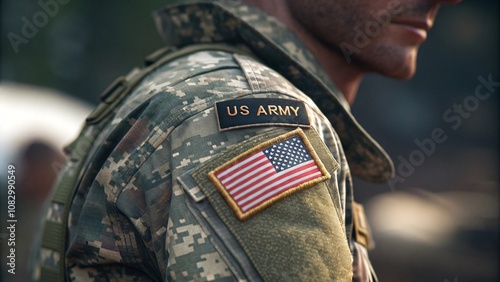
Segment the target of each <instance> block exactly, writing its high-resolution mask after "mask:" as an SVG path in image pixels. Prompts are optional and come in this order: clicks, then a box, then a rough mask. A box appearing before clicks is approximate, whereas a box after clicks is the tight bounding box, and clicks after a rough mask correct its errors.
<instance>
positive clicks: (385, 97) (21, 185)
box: [0, 0, 500, 282]
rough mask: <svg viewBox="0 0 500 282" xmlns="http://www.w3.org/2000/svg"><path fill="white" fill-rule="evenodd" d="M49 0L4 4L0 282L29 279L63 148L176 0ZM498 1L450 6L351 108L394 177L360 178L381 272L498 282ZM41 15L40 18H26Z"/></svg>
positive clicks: (399, 277)
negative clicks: (10, 257)
mask: <svg viewBox="0 0 500 282" xmlns="http://www.w3.org/2000/svg"><path fill="white" fill-rule="evenodd" d="M42 2H43V3H46V2H50V1H40V2H38V1H27V0H17V1H14V0H2V1H1V2H0V3H1V4H0V5H1V6H0V7H1V35H2V41H1V49H0V50H1V55H0V67H1V72H0V73H1V82H0V120H1V122H0V164H1V167H2V168H5V169H1V170H0V181H2V186H0V187H1V189H2V190H0V195H2V200H1V201H2V202H1V205H0V206H1V209H2V211H1V215H2V219H1V220H2V221H1V225H2V226H4V224H5V222H6V219H5V216H6V213H5V211H6V209H7V208H6V206H5V203H6V198H5V193H6V189H5V187H4V185H3V183H6V177H7V175H6V172H7V169H6V167H7V165H8V164H10V163H14V164H15V165H16V177H17V179H18V181H17V183H18V188H17V193H16V196H17V199H16V200H17V210H16V215H17V218H18V223H17V227H18V229H17V231H16V233H17V246H18V249H17V253H16V255H17V258H18V260H17V267H16V273H17V274H16V276H12V275H10V274H7V273H6V267H5V266H6V264H5V261H4V260H5V256H6V247H7V246H6V243H5V242H4V241H3V240H2V243H1V250H2V252H1V254H2V257H1V260H2V276H0V278H2V280H3V281H26V279H27V277H26V276H25V272H26V267H27V263H26V257H27V254H28V252H29V245H30V243H31V237H32V235H33V232H35V231H34V230H35V225H36V224H35V222H36V220H37V218H38V216H39V213H40V212H39V211H40V207H41V205H42V203H43V200H44V198H45V196H46V195H47V193H48V189H49V187H50V184H51V182H52V181H53V180H54V177H55V175H56V172H57V171H58V170H59V169H60V168H61V165H62V163H63V160H64V156H63V153H62V149H61V148H62V146H64V145H65V144H68V143H69V142H70V140H71V139H73V138H75V137H76V134H77V133H78V131H79V128H80V126H81V125H82V121H83V120H84V118H85V116H86V115H87V114H88V113H89V112H90V111H91V109H92V107H94V106H95V105H96V104H97V101H98V97H99V94H100V93H101V92H102V91H103V90H104V89H105V88H106V86H107V85H108V84H110V83H111V82H112V81H113V80H114V78H115V77H117V76H118V75H122V74H125V73H126V72H128V70H130V69H131V68H132V67H133V66H135V65H140V64H141V63H142V59H143V58H144V57H145V56H146V55H147V54H149V53H151V52H153V51H154V50H156V49H158V48H160V47H162V41H161V40H160V37H159V36H158V35H157V33H156V30H155V27H154V24H153V20H152V17H151V13H152V11H154V10H155V9H157V8H160V7H161V6H163V5H165V4H167V3H168V2H171V1H166V0H163V1H159V0H153V1H147V2H146V1H144V2H132V1H121V2H118V1H114V2H112V3H111V1H107V2H105V1H95V0H94V1H68V0H65V1H63V0H60V1H59V2H57V3H58V4H59V3H60V4H59V5H57V6H56V8H57V9H56V8H54V7H52V8H50V9H49V10H48V11H49V12H43V11H45V10H44V7H43V5H41V4H40V3H42ZM62 3H64V4H62ZM498 5H499V3H498V1H494V0H475V1H472V0H465V1H463V2H462V3H461V4H459V5H456V6H453V7H442V8H441V11H440V13H439V14H438V17H437V20H436V25H435V27H434V28H433V29H432V30H431V31H430V32H429V38H428V40H427V41H426V42H425V43H424V45H423V46H422V47H421V51H420V55H419V60H418V68H417V74H416V76H415V77H414V78H413V79H411V80H410V81H396V80H392V79H387V78H384V77H381V76H378V75H369V76H367V78H366V80H365V81H364V82H363V84H362V85H361V88H360V91H359V94H358V98H357V100H356V102H355V104H354V105H353V108H352V111H353V113H354V115H355V116H356V117H357V119H358V121H359V122H360V123H361V124H362V125H363V126H364V127H365V129H366V130H367V131H368V132H369V133H371V134H372V136H373V137H374V138H375V139H376V140H377V141H378V142H379V143H380V144H381V145H382V146H383V147H384V148H385V149H386V150H387V152H388V153H389V154H390V155H391V157H392V158H393V160H394V164H395V166H396V174H397V176H398V178H397V180H398V181H397V182H396V181H394V182H392V184H390V185H389V184H381V185H374V184H370V183H366V182H363V181H361V180H357V179H355V189H356V190H355V195H356V198H357V200H358V201H360V202H362V203H364V204H365V209H366V212H367V216H368V219H369V221H370V223H371V227H372V230H373V237H374V239H375V241H376V248H375V249H374V250H373V251H372V252H371V254H370V256H371V257H372V260H373V264H374V267H375V269H376V270H377V273H378V275H379V278H380V280H381V281H439V282H441V281H443V282H444V281H450V282H452V281H453V282H455V281H457V282H458V281H460V282H463V281H475V282H477V281H479V282H480V281H499V276H498V253H499V252H498V219H499V210H498V204H499V201H498V175H499V173H498V172H499V162H498V156H499V155H498V133H499V124H498V109H499V104H498V102H499V101H498V93H499V92H500V90H499V87H498V86H494V84H492V85H490V86H489V88H487V87H486V86H483V88H482V89H481V91H480V93H481V94H485V93H487V92H490V93H491V94H490V95H489V97H488V98H486V99H484V100H479V99H475V98H474V97H475V93H476V88H477V87H478V86H479V85H483V84H484V83H482V81H488V80H493V81H497V82H498V81H500V75H499V65H498V64H499V54H498V51H499V34H500V33H499V7H498ZM45 8H46V7H45ZM41 11H42V12H41ZM43 13H45V15H46V16H43V15H42V14H43ZM34 17H35V20H36V21H37V22H36V23H37V26H32V27H29V26H28V24H27V23H26V22H27V21H29V22H31V23H33V19H34ZM23 32H24V33H26V34H27V36H26V37H25V36H23ZM16 35H17V36H18V37H16ZM21 36H22V38H21ZM28 37H29V38H28ZM460 107H461V108H462V109H463V110H461V111H460V110H459V109H460ZM436 130H439V131H440V132H441V133H442V134H441V135H442V137H441V139H445V140H444V141H443V142H440V143H436V144H435V146H434V149H432V150H430V149H428V150H427V151H425V150H424V149H422V147H421V146H419V145H418V144H422V143H426V142H427V143H426V144H429V140H432V138H433V135H434V134H433V132H434V131H436ZM445 137H446V138H445ZM429 146H430V145H429ZM428 148H431V147H428ZM419 156H420V157H421V158H419ZM422 156H423V157H422ZM4 230H6V229H5V227H2V232H4ZM2 239H5V234H2ZM12 278H14V279H12Z"/></svg>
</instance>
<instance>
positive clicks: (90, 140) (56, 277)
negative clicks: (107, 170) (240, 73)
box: [40, 44, 248, 282]
mask: <svg viewBox="0 0 500 282" xmlns="http://www.w3.org/2000/svg"><path fill="white" fill-rule="evenodd" d="M205 50H220V51H226V52H231V53H239V54H242V53H243V54H246V53H248V52H245V51H243V50H242V49H240V48H236V47H234V46H230V45H226V44H197V45H190V46H188V47H185V48H182V49H179V50H172V49H171V48H168V47H165V48H162V49H159V50H157V51H155V52H154V53H152V54H151V55H149V56H147V57H146V58H145V62H144V66H143V67H142V68H134V69H132V71H130V72H129V74H127V75H126V76H120V77H118V78H117V79H116V80H115V81H114V82H113V83H112V84H111V85H110V86H109V87H108V88H107V89H106V90H105V91H104V92H103V93H102V94H101V97H100V99H101V102H100V103H99V105H98V106H97V107H96V109H95V110H94V111H93V112H92V113H91V114H90V115H89V116H88V117H87V119H86V123H85V125H84V127H83V129H82V131H81V132H80V135H79V136H78V138H77V139H76V140H75V141H73V143H71V144H70V145H69V146H68V147H66V148H65V151H66V153H67V157H68V158H67V162H66V165H65V168H64V170H63V171H62V172H61V174H60V175H59V178H58V179H57V181H56V183H55V184H54V187H53V191H55V192H54V194H53V196H52V199H51V205H57V206H58V207H59V210H60V211H63V212H62V218H60V220H57V221H55V220H52V219H46V221H45V226H44V229H43V234H42V247H43V248H44V249H48V250H50V251H51V252H53V253H55V254H54V257H56V258H58V259H56V260H55V266H54V267H51V266H47V265H42V269H41V277H40V280H41V281H47V282H48V281H51V282H52V281H65V279H66V278H67V277H66V274H65V273H66V263H65V262H66V256H65V250H66V245H67V237H68V236H67V223H68V215H69V210H70V208H69V207H70V204H71V201H72V200H73V195H74V193H75V190H76V187H77V186H78V183H79V181H80V178H81V175H83V170H84V164H85V161H86V159H87V157H88V156H87V155H88V152H89V151H90V149H91V148H92V147H93V146H94V142H95V140H96V139H97V137H98V136H99V134H100V133H101V131H102V129H103V128H105V126H106V125H107V124H108V123H109V121H110V120H111V118H112V113H113V111H114V110H115V109H116V108H117V106H118V105H119V104H120V103H121V102H122V101H123V99H124V98H125V97H127V95H128V94H129V93H130V92H131V90H132V89H133V87H135V86H136V85H137V84H138V83H139V82H141V81H142V79H143V78H144V77H145V76H146V75H148V74H149V73H151V72H152V71H153V70H154V69H156V68H158V67H159V66H161V65H163V64H165V63H167V62H169V61H172V60H174V59H177V58H180V57H183V56H186V55H188V54H191V53H195V52H198V51H205Z"/></svg>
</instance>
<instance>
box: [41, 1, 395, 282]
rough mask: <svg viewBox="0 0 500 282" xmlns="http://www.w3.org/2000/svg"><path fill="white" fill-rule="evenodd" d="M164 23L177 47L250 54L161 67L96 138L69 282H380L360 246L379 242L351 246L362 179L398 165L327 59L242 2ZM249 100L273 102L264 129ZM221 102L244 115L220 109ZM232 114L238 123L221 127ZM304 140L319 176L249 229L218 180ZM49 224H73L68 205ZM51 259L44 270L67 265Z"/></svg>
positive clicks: (75, 212) (169, 13)
mask: <svg viewBox="0 0 500 282" xmlns="http://www.w3.org/2000/svg"><path fill="white" fill-rule="evenodd" d="M156 21H157V24H158V26H159V29H160V32H161V34H162V35H163V36H164V37H165V39H166V41H167V43H168V44H169V45H171V46H175V47H176V48H182V47H184V46H189V45H193V44H199V43H207V42H211V43H226V44H230V45H232V46H233V47H236V48H238V49H237V51H235V52H230V51H221V50H205V51H199V52H195V53H192V54H189V55H186V56H184V57H181V58H177V59H175V60H174V61H171V62H169V63H167V64H164V65H162V66H161V67H159V68H158V69H156V70H155V71H154V72H152V73H150V74H149V75H148V76H147V77H146V78H145V79H144V80H143V81H142V82H141V83H140V84H139V85H138V86H137V87H135V88H134V89H133V91H132V93H131V94H130V95H128V96H127V98H126V99H125V100H124V101H123V102H122V103H121V105H120V106H119V107H117V108H116V110H115V112H114V113H113V120H112V122H111V123H110V124H109V125H107V126H106V127H105V128H102V129H100V132H98V133H96V132H89V133H88V134H98V139H97V142H96V145H94V146H92V147H91V151H90V154H89V157H88V159H87V164H86V166H85V169H84V170H83V171H82V172H81V179H80V181H79V185H78V187H77V191H76V194H75V196H74V199H73V202H72V205H71V207H70V213H69V219H68V221H69V222H68V229H69V234H68V240H69V241H68V246H67V255H66V263H67V271H68V274H67V275H68V277H69V278H71V279H72V280H75V281H80V280H89V279H95V280H137V281H148V280H155V281H161V280H167V281H171V280H175V281H235V280H239V281H351V280H352V279H354V280H359V281H370V280H371V279H372V274H371V273H372V271H371V266H370V263H369V261H368V257H367V252H366V249H365V247H363V246H362V244H359V243H358V242H356V241H359V242H362V243H363V242H364V243H365V245H366V243H367V242H368V241H369V238H367V237H365V238H359V239H361V240H353V238H354V237H356V236H358V237H359V236H360V235H359V234H361V235H362V234H363V232H362V231H364V230H365V229H366V228H365V224H364V223H363V222H360V223H359V224H357V226H358V227H357V228H358V229H359V230H361V231H359V230H354V232H353V228H354V227H353V221H356V218H362V217H356V216H353V215H356V212H355V211H359V209H354V207H355V206H354V204H353V192H352V181H351V173H352V174H354V175H356V176H358V177H360V178H363V179H365V180H367V181H372V182H382V181H386V180H387V179H388V178H389V177H390V176H391V174H392V170H393V169H392V164H391V162H390V160H389V159H388V158H387V156H386V154H385V153H384V152H383V150H382V149H381V148H380V147H379V146H378V145H377V144H376V143H375V142H374V141H373V140H372V139H371V138H370V137H369V136H368V135H367V134H366V133H365V132H364V131H363V129H362V128H361V127H359V125H358V124H357V123H356V121H355V120H354V119H353V117H352V116H351V114H350V113H349V106H348V104H347V103H346V101H345V99H344V98H343V97H342V95H341V94H340V92H339V91H338V90H337V89H336V88H335V86H334V85H333V84H332V82H331V81H330V80H329V79H328V78H327V76H326V73H325V72H324V71H323V70H322V69H321V67H320V66H319V64H318V62H317V61H316V59H315V58H314V57H313V56H312V55H311V54H310V53H309V52H308V51H307V50H306V49H305V47H304V46H303V44H302V43H301V42H299V41H298V39H297V38H296V37H294V35H293V34H291V33H290V32H289V31H287V30H286V28H285V27H284V26H283V25H282V24H280V23H278V22H277V21H276V20H275V19H273V18H272V17H270V16H268V15H266V14H264V13H262V12H260V11H258V10H256V9H254V8H251V7H248V6H245V5H242V4H240V3H236V2H232V1H231V2H217V3H214V2H201V3H190V4H185V5H178V6H172V7H167V8H165V9H163V10H161V11H159V12H158V13H157V14H156ZM215 49H216V48H215ZM238 100H239V101H240V102H241V101H244V102H245V103H249V105H250V104H252V103H253V104H252V105H253V106H254V107H258V106H262V105H265V107H263V109H264V111H265V114H264V113H262V115H263V116H264V115H265V116H266V119H265V121H256V122H254V123H253V124H252V122H251V121H250V119H248V115H249V114H248V113H247V112H246V111H245V109H247V110H248V105H246V104H245V105H246V106H247V108H241V107H242V106H241V105H240V106H239V108H238V107H236V104H234V105H235V106H234V107H233V104H231V103H235V101H236V102H237V101H238ZM220 102H226V103H229V104H228V105H229V106H227V107H226V108H224V107H223V108H222V109H223V111H224V109H228V113H231V110H233V109H234V110H235V111H234V112H232V115H226V116H224V115H222V116H221V114H223V112H217V109H216V107H215V104H216V103H220ZM292 102H294V103H299V104H298V105H299V106H300V107H302V108H301V111H302V112H301V114H300V115H302V118H304V117H305V121H304V120H302V121H297V122H295V121H294V120H295V119H298V115H297V114H294V113H295V112H293V110H295V108H293V106H290V108H287V107H285V106H284V105H288V104H287V103H292ZM273 103H274V104H273ZM222 105H223V104H219V106H221V107H222ZM270 106H272V107H270ZM299 106H297V109H298V108H299ZM248 112H250V111H248ZM238 114H239V115H240V116H238ZM245 114H246V115H245ZM251 114H255V112H252V113H251ZM243 116H244V117H243ZM232 117H233V118H234V121H235V124H234V125H233V126H230V127H228V128H222V126H221V124H222V123H223V122H225V121H228V120H229V121H233V119H231V118H232ZM85 134H87V133H85ZM294 136H295V137H297V136H298V137H299V138H301V139H300V140H302V141H303V142H304V143H307V144H306V145H305V147H306V149H307V150H308V152H309V153H310V155H311V156H312V158H313V159H314V160H315V163H316V165H317V166H318V167H320V168H321V169H322V170H321V171H322V174H321V177H320V178H317V179H314V181H312V180H311V181H306V182H304V183H302V184H300V185H299V186H300V187H299V186H297V187H294V189H292V190H290V191H287V192H286V193H284V194H283V195H282V197H280V198H272V199H271V200H270V201H267V202H266V206H263V207H262V208H259V209H254V208H251V209H250V211H251V213H248V215H245V216H247V217H245V218H239V217H238V214H237V209H238V207H236V208H235V207H234V203H233V204H230V203H229V202H230V200H228V196H227V195H225V194H224V193H222V192H221V190H220V189H219V188H217V187H218V186H217V185H216V183H215V182H214V181H213V179H212V180H210V179H209V175H210V174H211V173H212V174H214V172H216V171H218V169H219V168H221V167H231V166H232V165H233V164H234V163H235V162H238V161H241V160H242V158H243V156H248V155H249V154H250V153H252V152H256V151H258V150H261V149H262V148H271V147H269V146H272V145H273V144H278V143H277V142H282V141H283V142H285V141H284V140H290V139H287V138H291V137H294ZM259 148H261V149H259ZM262 150H264V149H262ZM319 164H321V165H319ZM66 169H67V170H68V169H72V168H71V163H70V164H69V165H68V166H67V167H66ZM216 186H217V187H216ZM222 186H223V185H222ZM295 188H297V189H295ZM299 188H300V189H299ZM48 217H49V218H50V219H51V220H55V221H57V220H61V219H60V211H59V208H58V207H57V205H54V204H53V205H52V206H51V208H50V209H49V215H48ZM358 221H359V219H358ZM356 234H358V235H356ZM41 253H42V259H43V263H46V264H48V263H50V262H51V261H52V262H53V261H55V260H58V259H59V257H58V256H57V255H54V254H51V253H50V252H47V250H43V249H42V251H41ZM353 272H354V277H353Z"/></svg>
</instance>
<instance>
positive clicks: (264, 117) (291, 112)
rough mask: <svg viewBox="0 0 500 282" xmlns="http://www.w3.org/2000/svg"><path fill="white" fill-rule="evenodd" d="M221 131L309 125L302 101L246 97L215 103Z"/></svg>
mask: <svg viewBox="0 0 500 282" xmlns="http://www.w3.org/2000/svg"><path fill="white" fill-rule="evenodd" d="M215 108H216V112H217V120H218V122H219V129H220V130H221V131H224V130H230V129H235V128H240V127H250V126H266V125H283V126H294V127H309V126H310V123H309V118H308V116H307V110H306V108H305V105H304V103H303V102H302V101H297V100H291V99H278V98H245V99H234V100H227V101H222V102H217V103H215Z"/></svg>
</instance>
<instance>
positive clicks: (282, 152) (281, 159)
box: [264, 136, 312, 172]
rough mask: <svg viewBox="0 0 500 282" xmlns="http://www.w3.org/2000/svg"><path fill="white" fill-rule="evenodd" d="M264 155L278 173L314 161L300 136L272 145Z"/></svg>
mask: <svg viewBox="0 0 500 282" xmlns="http://www.w3.org/2000/svg"><path fill="white" fill-rule="evenodd" d="M264 154H265V155H266V157H267V158H268V159H269V161H270V162H271V164H272V165H273V167H274V169H275V170H276V172H280V171H283V170H286V169H289V168H291V167H294V166H296V165H299V164H301V163H305V162H307V161H310V160H311V159H312V158H311V155H309V152H308V151H307V149H306V148H305V146H304V144H303V143H302V140H301V139H300V137H298V136H295V137H292V138H289V139H287V140H285V141H282V142H279V143H276V144H274V145H272V146H271V147H269V148H267V149H265V150H264Z"/></svg>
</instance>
